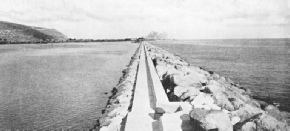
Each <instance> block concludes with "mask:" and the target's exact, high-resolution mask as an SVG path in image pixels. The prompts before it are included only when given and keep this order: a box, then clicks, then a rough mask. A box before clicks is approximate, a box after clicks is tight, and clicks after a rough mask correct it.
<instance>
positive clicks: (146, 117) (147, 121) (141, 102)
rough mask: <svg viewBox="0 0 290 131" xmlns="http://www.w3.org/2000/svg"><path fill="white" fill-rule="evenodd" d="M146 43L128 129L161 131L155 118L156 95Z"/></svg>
mask: <svg viewBox="0 0 290 131" xmlns="http://www.w3.org/2000/svg"><path fill="white" fill-rule="evenodd" d="M145 59H146V58H145V53H144V45H142V50H141V55H140V63H139V68H138V74H137V81H136V88H135V92H134V100H133V106H132V110H131V112H130V113H129V114H128V116H127V122H126V126H125V130H126V131H136V130H138V131H152V130H154V131H161V130H160V126H159V122H158V121H157V120H154V114H155V111H154V108H155V107H154V99H152V98H154V96H153V92H152V89H151V88H148V87H150V86H151V87H152V84H150V82H148V77H150V75H149V76H148V69H147V66H146V60H145Z"/></svg>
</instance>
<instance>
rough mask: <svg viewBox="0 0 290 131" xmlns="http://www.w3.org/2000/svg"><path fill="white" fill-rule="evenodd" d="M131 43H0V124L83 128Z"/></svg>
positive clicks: (112, 82) (125, 60)
mask: <svg viewBox="0 0 290 131" xmlns="http://www.w3.org/2000/svg"><path fill="white" fill-rule="evenodd" d="M136 48H137V45H133V44H131V43H124V42H122V43H77V44H76V43H66V44H47V45H3V46H2V45H1V46H0V72H1V73H0V107H1V108H0V130H1V129H27V130H32V129H35V130H37V129H50V130H51V129H89V128H92V125H93V124H95V122H96V119H97V118H98V117H99V115H100V113H101V110H102V109H104V106H105V104H106V102H107V97H108V96H107V95H105V94H104V92H109V91H110V90H111V88H112V87H113V86H115V85H116V84H117V82H118V80H119V77H120V76H121V70H122V69H123V68H125V65H126V64H128V63H129V60H130V57H131V56H132V55H133V53H134V51H135V50H136Z"/></svg>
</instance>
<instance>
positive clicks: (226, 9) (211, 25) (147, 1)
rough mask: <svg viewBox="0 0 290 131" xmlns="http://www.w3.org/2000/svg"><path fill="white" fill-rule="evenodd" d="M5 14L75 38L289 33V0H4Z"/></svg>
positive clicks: (1, 16) (0, 9)
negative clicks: (161, 33)
mask: <svg viewBox="0 0 290 131" xmlns="http://www.w3.org/2000/svg"><path fill="white" fill-rule="evenodd" d="M0 20H2V21H9V22H15V23H20V24H26V25H31V26H40V27H48V28H55V29H57V30H59V31H61V32H62V33H64V34H65V35H67V36H68V37H71V38H125V37H139V36H145V35H147V34H148V33H149V32H150V31H159V32H166V33H167V34H168V36H169V37H170V38H178V39H200V38H285V37H288V38H290V0H130V1H129V0H1V3H0Z"/></svg>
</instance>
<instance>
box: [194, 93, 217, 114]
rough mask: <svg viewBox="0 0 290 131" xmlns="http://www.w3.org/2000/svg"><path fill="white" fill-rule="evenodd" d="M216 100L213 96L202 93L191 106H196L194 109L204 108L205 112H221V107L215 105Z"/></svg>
mask: <svg viewBox="0 0 290 131" xmlns="http://www.w3.org/2000/svg"><path fill="white" fill-rule="evenodd" d="M214 102H215V101H214V99H213V98H212V95H209V94H205V93H203V92H200V93H199V94H198V95H197V96H196V97H195V98H194V99H193V100H192V101H191V102H190V104H191V105H192V106H194V108H202V109H205V110H221V108H220V107H219V106H217V105H216V104H214Z"/></svg>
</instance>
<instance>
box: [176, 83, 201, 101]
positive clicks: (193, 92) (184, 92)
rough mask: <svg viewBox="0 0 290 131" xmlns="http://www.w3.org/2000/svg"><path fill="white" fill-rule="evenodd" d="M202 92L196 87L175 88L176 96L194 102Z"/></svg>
mask: <svg viewBox="0 0 290 131" xmlns="http://www.w3.org/2000/svg"><path fill="white" fill-rule="evenodd" d="M199 93H200V91H199V90H198V89H197V88H195V87H182V86H176V87H175V88H174V94H175V95H176V96H178V97H180V99H181V100H183V101H184V100H187V99H189V100H192V99H194V98H195V97H196V96H197V95H198V94H199Z"/></svg>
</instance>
